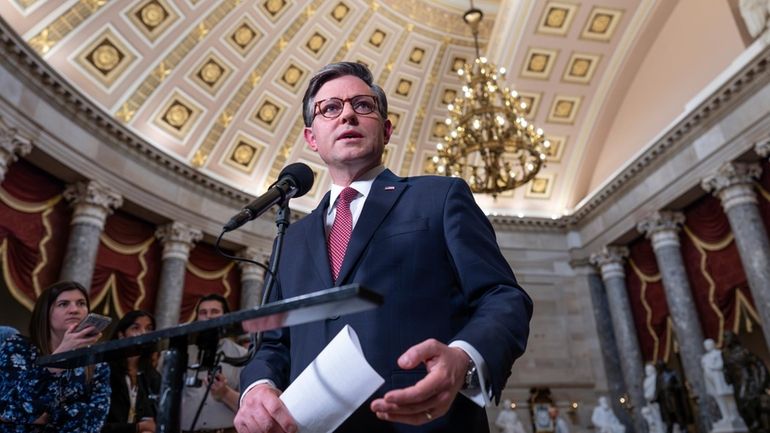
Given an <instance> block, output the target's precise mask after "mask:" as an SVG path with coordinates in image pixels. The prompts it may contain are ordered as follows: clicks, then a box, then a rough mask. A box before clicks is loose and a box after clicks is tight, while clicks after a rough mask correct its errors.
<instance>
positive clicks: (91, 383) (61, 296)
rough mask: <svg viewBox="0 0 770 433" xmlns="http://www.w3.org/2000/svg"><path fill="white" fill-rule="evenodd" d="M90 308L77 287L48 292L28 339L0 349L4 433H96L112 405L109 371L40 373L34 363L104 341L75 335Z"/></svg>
mask: <svg viewBox="0 0 770 433" xmlns="http://www.w3.org/2000/svg"><path fill="white" fill-rule="evenodd" d="M90 309H91V307H90V304H89V301H88V292H87V291H86V289H85V288H83V286H82V285H80V284H79V283H76V282H73V281H63V282H59V283H56V284H54V285H52V286H50V287H48V288H47V289H45V290H44V291H43V292H42V293H41V294H40V296H39V297H38V298H37V301H36V302H35V307H34V309H33V310H32V317H31V318H30V324H29V335H30V336H29V338H26V337H23V336H20V335H14V336H11V337H9V338H8V339H7V340H5V341H4V342H3V343H2V345H0V432H34V433H38V432H80V433H96V432H98V431H99V430H100V429H101V427H102V424H103V423H104V418H105V416H106V415H107V410H108V409H109V404H110V384H109V374H110V373H109V367H108V366H107V364H104V363H101V364H96V365H92V366H87V367H77V368H73V369H59V368H46V367H40V366H38V365H37V364H36V363H35V360H36V359H37V358H38V357H40V356H44V355H51V354H56V353H61V352H66V351H69V350H74V349H78V348H81V347H85V346H88V345H91V344H93V343H95V342H96V341H97V340H99V338H100V337H101V333H99V332H96V331H95V329H94V328H93V326H88V327H85V328H83V329H81V330H80V331H76V330H75V328H76V327H77V325H78V323H80V321H81V320H83V318H85V317H86V315H88V313H89V311H90Z"/></svg>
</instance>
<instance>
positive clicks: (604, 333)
mask: <svg viewBox="0 0 770 433" xmlns="http://www.w3.org/2000/svg"><path fill="white" fill-rule="evenodd" d="M572 268H573V269H574V270H575V272H576V273H577V274H578V275H581V276H584V277H585V279H586V282H587V283H588V291H589V293H590V296H591V307H592V309H593V313H594V320H595V321H596V334H597V336H598V337H599V350H600V351H601V355H602V361H603V363H604V371H605V374H606V375H607V387H608V388H609V391H610V401H611V403H612V408H613V410H614V411H615V414H616V415H617V416H618V418H619V419H620V421H621V422H622V423H623V425H625V426H626V429H632V428H633V422H632V420H631V416H630V415H629V413H628V411H626V410H625V409H624V408H623V407H622V406H621V405H620V397H622V396H623V395H627V393H628V391H627V390H626V383H625V382H624V380H623V370H622V368H621V366H620V354H619V353H618V345H617V342H616V340H615V332H614V331H613V330H612V316H611V315H610V306H609V304H608V302H607V292H606V290H605V288H604V283H602V277H601V275H599V272H597V270H596V268H595V267H594V266H592V265H591V264H590V263H589V262H588V261H587V260H585V262H584V263H572Z"/></svg>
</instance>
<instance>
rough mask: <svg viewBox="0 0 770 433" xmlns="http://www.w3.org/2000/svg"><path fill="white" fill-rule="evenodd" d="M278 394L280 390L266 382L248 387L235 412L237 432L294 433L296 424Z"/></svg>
mask: <svg viewBox="0 0 770 433" xmlns="http://www.w3.org/2000/svg"><path fill="white" fill-rule="evenodd" d="M280 395H281V391H279V390H277V389H275V388H274V387H273V386H271V385H269V384H266V383H265V384H260V385H257V386H255V387H254V388H252V389H250V390H249V391H248V392H247V393H246V395H244V396H243V399H242V400H241V407H240V409H238V413H236V414H235V421H234V424H235V428H236V430H238V433H296V432H297V430H298V428H297V424H296V423H295V422H294V418H292V416H291V414H290V413H289V409H287V408H286V406H285V405H284V404H283V402H282V401H281V399H280V398H278V397H279V396H280Z"/></svg>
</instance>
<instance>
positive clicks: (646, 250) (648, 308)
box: [626, 237, 672, 362]
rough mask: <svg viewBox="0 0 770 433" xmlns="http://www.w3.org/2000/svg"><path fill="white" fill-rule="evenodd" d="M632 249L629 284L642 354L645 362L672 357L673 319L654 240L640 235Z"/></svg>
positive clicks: (630, 299) (628, 273)
mask: <svg viewBox="0 0 770 433" xmlns="http://www.w3.org/2000/svg"><path fill="white" fill-rule="evenodd" d="M628 249H629V258H628V262H627V264H626V285H627V289H628V298H629V301H630V303H631V311H632V312H633V316H634V324H635V325H636V333H637V337H638V338H639V347H640V349H641V351H642V357H643V358H644V361H645V362H648V361H649V362H654V361H657V360H660V359H668V357H669V356H670V354H671V345H672V331H671V320H670V317H669V316H670V314H669V311H668V305H667V304H666V296H665V293H664V290H663V283H662V281H661V278H660V272H659V271H658V264H657V262H656V261H655V255H654V253H653V250H652V244H651V243H650V241H649V240H648V239H646V238H644V237H640V238H638V239H637V240H636V241H635V242H633V243H631V244H630V245H629V246H628Z"/></svg>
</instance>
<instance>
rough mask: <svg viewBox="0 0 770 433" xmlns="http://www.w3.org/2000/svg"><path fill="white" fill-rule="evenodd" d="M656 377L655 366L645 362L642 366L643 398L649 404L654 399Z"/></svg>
mask: <svg viewBox="0 0 770 433" xmlns="http://www.w3.org/2000/svg"><path fill="white" fill-rule="evenodd" d="M657 379H658V371H657V370H655V366H654V365H652V364H647V365H645V366H644V383H643V386H644V400H645V401H646V402H647V404H650V403H652V402H653V400H655V382H656V381H657Z"/></svg>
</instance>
